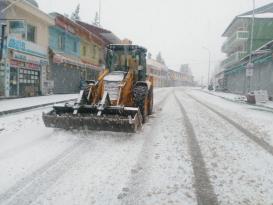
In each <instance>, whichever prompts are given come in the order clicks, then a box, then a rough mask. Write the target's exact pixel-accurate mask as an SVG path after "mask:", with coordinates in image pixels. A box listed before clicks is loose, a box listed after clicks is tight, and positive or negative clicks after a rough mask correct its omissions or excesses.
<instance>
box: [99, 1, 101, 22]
mask: <svg viewBox="0 0 273 205" xmlns="http://www.w3.org/2000/svg"><path fill="white" fill-rule="evenodd" d="M99 26H101V0H99Z"/></svg>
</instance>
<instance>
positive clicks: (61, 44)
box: [58, 34, 64, 50]
mask: <svg viewBox="0 0 273 205" xmlns="http://www.w3.org/2000/svg"><path fill="white" fill-rule="evenodd" d="M58 49H60V50H64V36H63V35H61V34H59V36H58Z"/></svg>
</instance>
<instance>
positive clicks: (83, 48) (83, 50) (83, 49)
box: [82, 46, 86, 56]
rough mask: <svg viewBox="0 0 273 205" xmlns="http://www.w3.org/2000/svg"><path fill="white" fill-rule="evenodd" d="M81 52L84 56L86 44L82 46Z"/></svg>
mask: <svg viewBox="0 0 273 205" xmlns="http://www.w3.org/2000/svg"><path fill="white" fill-rule="evenodd" d="M82 54H83V56H86V46H83V47H82Z"/></svg>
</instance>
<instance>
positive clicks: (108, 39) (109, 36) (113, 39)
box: [76, 21, 120, 45]
mask: <svg viewBox="0 0 273 205" xmlns="http://www.w3.org/2000/svg"><path fill="white" fill-rule="evenodd" d="M76 22H77V23H78V24H80V25H81V26H83V27H85V28H86V29H87V30H89V31H90V32H92V33H94V34H95V35H97V36H99V37H100V38H102V39H103V41H104V42H105V44H106V45H108V44H114V43H119V42H120V39H119V38H118V37H117V36H116V35H115V34H113V33H112V32H111V31H109V30H106V29H104V28H101V27H98V26H95V25H91V24H88V23H85V22H82V21H76Z"/></svg>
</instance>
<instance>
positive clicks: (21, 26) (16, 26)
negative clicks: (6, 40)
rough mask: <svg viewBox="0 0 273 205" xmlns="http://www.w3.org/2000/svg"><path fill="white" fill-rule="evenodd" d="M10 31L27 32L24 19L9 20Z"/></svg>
mask: <svg viewBox="0 0 273 205" xmlns="http://www.w3.org/2000/svg"><path fill="white" fill-rule="evenodd" d="M9 33H16V34H18V33H19V34H24V33H25V23H24V21H10V22H9Z"/></svg>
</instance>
